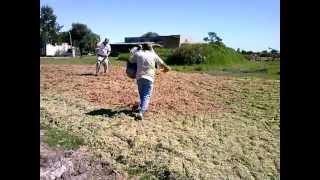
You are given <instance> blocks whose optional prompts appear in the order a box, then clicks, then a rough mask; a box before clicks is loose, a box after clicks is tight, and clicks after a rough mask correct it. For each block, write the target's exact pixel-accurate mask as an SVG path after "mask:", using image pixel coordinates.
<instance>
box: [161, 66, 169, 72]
mask: <svg viewBox="0 0 320 180" xmlns="http://www.w3.org/2000/svg"><path fill="white" fill-rule="evenodd" d="M162 67H163V72H168V71H170V70H171V68H170V67H169V66H167V65H163V66H162Z"/></svg>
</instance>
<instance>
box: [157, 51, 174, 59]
mask: <svg viewBox="0 0 320 180" xmlns="http://www.w3.org/2000/svg"><path fill="white" fill-rule="evenodd" d="M154 50H155V52H156V53H157V54H158V55H159V56H160V57H161V59H163V60H164V61H166V60H167V59H168V57H169V56H170V55H172V53H173V49H168V48H154Z"/></svg>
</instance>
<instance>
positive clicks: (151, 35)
mask: <svg viewBox="0 0 320 180" xmlns="http://www.w3.org/2000/svg"><path fill="white" fill-rule="evenodd" d="M157 36H159V34H158V33H155V32H147V33H144V34H143V35H142V36H141V37H157Z"/></svg>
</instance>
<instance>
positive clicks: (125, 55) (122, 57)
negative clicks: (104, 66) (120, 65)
mask: <svg viewBox="0 0 320 180" xmlns="http://www.w3.org/2000/svg"><path fill="white" fill-rule="evenodd" d="M129 57H130V53H121V54H119V56H118V60H120V61H127V60H128V59H129Z"/></svg>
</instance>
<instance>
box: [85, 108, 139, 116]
mask: <svg viewBox="0 0 320 180" xmlns="http://www.w3.org/2000/svg"><path fill="white" fill-rule="evenodd" d="M121 113H124V114H126V115H128V116H131V117H135V116H134V114H133V112H132V110H131V109H118V110H112V109H103V108H102V109H97V110H93V111H90V112H88V113H85V114H86V115H90V116H106V117H110V118H112V117H114V116H117V115H119V114H121Z"/></svg>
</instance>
